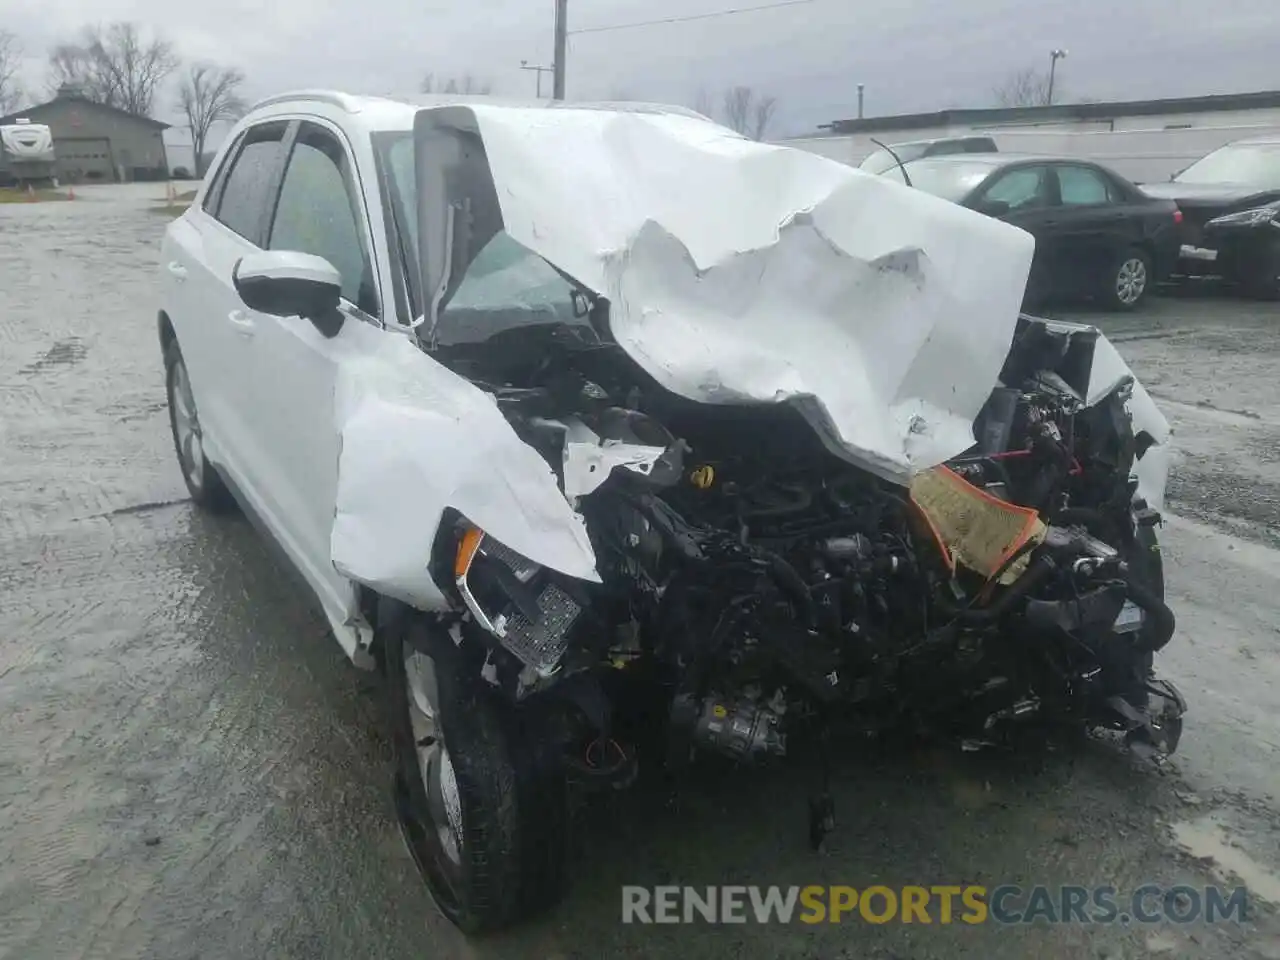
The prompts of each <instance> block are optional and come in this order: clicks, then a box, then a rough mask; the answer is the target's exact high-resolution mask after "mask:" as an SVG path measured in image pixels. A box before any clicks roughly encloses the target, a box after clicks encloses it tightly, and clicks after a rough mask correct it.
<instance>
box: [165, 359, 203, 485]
mask: <svg viewBox="0 0 1280 960" xmlns="http://www.w3.org/2000/svg"><path fill="white" fill-rule="evenodd" d="M171 400H172V403H173V431H174V438H175V439H176V440H177V446H178V458H179V460H180V461H181V466H182V472H183V474H185V475H186V478H187V481H188V482H189V483H190V484H191V485H192V487H194V488H195V489H197V490H199V489H200V488H201V486H202V485H203V482H204V442H203V440H202V439H201V434H200V419H199V417H198V416H197V415H196V401H195V397H194V395H193V394H192V392H191V381H190V379H189V378H188V377H187V367H186V364H184V363H183V362H182V361H181V360H178V361H177V362H176V363H175V364H174V365H173V391H172V397H171Z"/></svg>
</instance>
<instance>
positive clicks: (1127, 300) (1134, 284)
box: [1103, 247, 1154, 310]
mask: <svg viewBox="0 0 1280 960" xmlns="http://www.w3.org/2000/svg"><path fill="white" fill-rule="evenodd" d="M1153 276H1154V274H1153V273H1152V265H1151V255H1150V254H1149V253H1147V252H1146V251H1145V250H1143V249H1141V248H1140V247H1130V248H1129V249H1127V250H1125V251H1124V252H1123V253H1121V254H1120V255H1119V256H1118V257H1115V258H1114V259H1113V260H1112V261H1111V266H1110V267H1109V268H1108V270H1107V274H1106V279H1105V281H1104V282H1105V283H1106V287H1105V288H1104V289H1103V299H1104V300H1105V301H1106V304H1107V306H1108V307H1110V308H1111V309H1113V310H1136V309H1137V308H1138V307H1139V306H1141V304H1142V303H1143V302H1144V301H1145V300H1146V299H1147V295H1148V294H1149V293H1150V292H1151V286H1152V279H1153Z"/></svg>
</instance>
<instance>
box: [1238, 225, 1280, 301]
mask: <svg viewBox="0 0 1280 960" xmlns="http://www.w3.org/2000/svg"><path fill="white" fill-rule="evenodd" d="M1241 274H1242V276H1241V277H1240V281H1241V285H1242V286H1243V287H1244V292H1245V293H1246V294H1247V295H1248V296H1250V297H1253V298H1254V299H1256V300H1276V299H1280V240H1277V239H1269V240H1267V241H1265V242H1264V244H1263V246H1262V248H1261V249H1260V250H1258V251H1257V253H1256V255H1254V256H1251V257H1249V258H1248V261H1247V264H1245V265H1242V269H1241Z"/></svg>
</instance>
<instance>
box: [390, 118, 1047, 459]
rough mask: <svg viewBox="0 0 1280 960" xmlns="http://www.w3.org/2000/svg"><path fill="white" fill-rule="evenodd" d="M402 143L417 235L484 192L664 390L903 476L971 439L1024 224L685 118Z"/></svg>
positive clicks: (438, 128)
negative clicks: (596, 302)
mask: <svg viewBox="0 0 1280 960" xmlns="http://www.w3.org/2000/svg"><path fill="white" fill-rule="evenodd" d="M477 132H478V134H479V137H478V138H477V137H476V136H475V134H476V133H477ZM451 133H453V134H456V136H455V140H456V143H455V144H454V148H453V149H450V148H449V136H450V135H451ZM415 138H416V140H417V144H418V147H417V154H418V160H419V166H418V170H417V175H418V181H419V182H418V196H419V197H420V198H422V203H423V204H424V206H423V207H422V208H421V209H420V233H421V235H422V236H423V237H430V236H442V237H443V236H445V235H446V234H447V232H448V231H447V227H446V223H447V222H449V221H450V217H449V216H448V212H447V211H446V210H443V209H441V207H440V202H439V197H440V196H441V195H442V194H444V193H446V192H447V191H448V190H454V191H457V190H460V189H461V190H464V191H466V196H467V197H468V200H469V201H470V200H471V199H472V198H475V199H476V201H477V202H476V203H475V204H474V205H472V204H470V203H469V204H468V207H467V209H468V216H469V217H473V218H475V219H474V222H475V223H477V224H480V225H481V226H482V227H484V228H485V229H488V226H487V224H489V223H490V222H491V220H492V217H489V218H486V210H485V209H484V208H485V207H486V205H487V202H488V200H489V199H492V202H493V203H494V204H496V206H497V207H498V208H499V211H500V221H501V222H500V225H499V226H500V228H501V229H505V231H506V232H507V233H508V234H509V235H510V236H511V237H512V238H513V239H514V240H516V241H517V242H519V243H520V244H523V245H524V246H525V247H527V248H528V249H530V250H532V251H534V252H535V253H537V254H539V255H540V256H542V257H543V258H545V259H546V260H547V261H549V262H550V263H552V264H554V265H555V266H557V267H558V268H560V269H561V270H563V271H565V272H566V273H567V274H569V275H571V276H572V277H574V278H575V279H576V280H577V281H578V282H579V283H581V284H583V285H584V286H585V287H587V288H588V289H590V290H592V291H594V292H596V293H598V294H601V295H603V296H604V297H605V298H607V299H608V301H609V303H610V318H609V319H610V327H611V329H612V333H613V335H614V337H615V338H616V339H617V341H618V343H619V345H620V346H621V347H622V348H623V349H625V350H626V351H627V353H628V354H629V355H630V356H631V357H632V358H633V359H634V360H635V361H636V362H637V363H638V364H639V365H640V366H641V367H643V368H644V369H645V370H646V371H647V372H648V373H649V374H650V375H652V376H653V377H654V378H655V379H656V380H657V381H658V382H659V383H661V384H662V385H663V386H664V387H666V388H667V389H670V390H672V391H673V392H675V393H678V394H681V395H683V396H685V397H688V398H690V399H693V400H697V401H701V402H706V403H778V402H782V401H789V400H790V401H796V402H797V404H798V406H799V407H800V408H801V409H802V410H803V411H804V412H805V413H806V415H807V416H808V418H809V420H810V422H811V423H813V424H814V426H815V428H816V429H817V430H818V431H819V433H821V434H822V435H823V436H824V439H826V440H827V442H828V444H829V445H830V446H831V447H832V449H834V450H836V452H838V453H841V454H842V455H844V456H845V457H846V458H847V459H849V460H851V461H852V462H854V463H856V464H858V465H859V466H862V467H863V468H864V469H867V470H869V471H871V472H873V473H876V474H878V475H880V476H883V477H886V478H888V479H890V480H893V481H895V482H898V483H902V484H906V483H907V482H909V480H910V477H911V475H912V474H913V473H914V472H916V471H918V470H921V469H924V468H927V467H931V466H934V465H935V464H938V463H940V462H942V461H943V460H946V459H947V458H949V457H952V456H955V455H956V454H958V453H960V452H961V451H963V450H965V449H966V448H967V447H969V446H970V445H971V444H972V442H973V435H972V423H973V420H974V417H975V416H976V415H977V413H978V411H979V409H980V408H981V407H982V404H983V403H984V402H985V401H986V399H987V395H988V393H989V392H990V390H991V387H992V385H993V384H994V383H995V381H996V377H997V375H998V373H999V371H1000V368H1001V365H1002V364H1003V362H1004V358H1005V354H1006V352H1007V351H1008V348H1009V343H1010V339H1011V337H1012V334H1013V330H1014V325H1015V323H1016V320H1017V316H1018V308H1019V306H1020V304H1021V300H1022V294H1023V289H1024V287H1025V285H1026V280H1027V273H1028V270H1029V269H1030V264H1031V256H1032V252H1033V249H1034V241H1033V239H1032V238H1031V236H1030V235H1029V234H1027V233H1026V232H1024V231H1022V230H1020V229H1018V228H1016V227H1013V226H1010V225H1009V224H1006V223H1002V222H1000V221H998V220H995V219H992V218H989V217H985V216H982V215H980V214H977V213H974V212H972V211H970V210H966V209H964V208H962V207H960V206H958V205H956V204H952V203H949V202H947V201H945V200H941V199H939V198H937V197H933V196H930V195H928V194H925V193H923V192H919V191H916V190H912V189H911V188H908V187H905V186H903V185H902V184H895V183H893V182H892V181H890V180H889V179H887V178H883V177H873V176H869V175H866V174H863V173H861V172H859V171H856V170H854V169H852V168H850V167H848V166H846V165H844V164H841V163H837V162H835V161H832V160H828V159H826V158H823V157H819V156H816V155H813V154H809V153H805V152H803V151H799V150H794V149H791V148H787V147H783V146H779V145H774V144H763V143H758V142H755V141H752V140H748V139H746V138H744V137H741V136H738V135H737V134H735V133H733V132H732V131H729V130H727V129H725V128H723V127H720V126H718V125H716V124H713V123H710V122H707V121H705V120H700V119H696V118H692V117H688V116H683V115H676V114H663V113H657V112H636V113H631V112H614V111H606V110H598V109H590V108H576V107H572V106H570V107H560V108H554V109H540V108H535V107H530V108H515V107H506V106H488V105H480V104H476V105H468V106H466V107H450V108H433V109H427V110H423V111H421V112H420V113H419V114H418V117H417V120H416V123H415ZM486 162H487V170H488V171H489V173H490V174H491V178H492V182H491V184H486V183H482V181H484V180H487V178H486V177H482V176H480V175H479V174H478V172H477V170H476V167H477V166H478V167H480V168H482V169H484V165H485V164H486ZM450 252H451V251H450V249H449V248H448V245H447V244H443V243H438V244H430V243H426V244H424V253H425V257H424V260H423V271H424V275H423V288H424V289H425V290H437V289H442V288H443V287H444V286H447V283H448V276H449V275H450V274H453V275H457V274H458V273H459V270H458V264H457V262H456V259H454V260H451V259H450ZM463 266H464V267H465V264H464V265H463Z"/></svg>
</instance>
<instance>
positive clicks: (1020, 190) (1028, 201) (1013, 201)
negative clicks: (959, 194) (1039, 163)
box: [983, 167, 1049, 210]
mask: <svg viewBox="0 0 1280 960" xmlns="http://www.w3.org/2000/svg"><path fill="white" fill-rule="evenodd" d="M1045 173H1046V170H1045V168H1044V167H1019V168H1018V169H1016V170H1010V171H1009V172H1008V173H1006V174H1004V175H1003V176H1002V177H1000V178H999V179H997V180H996V181H995V183H993V184H991V186H989V187H988V188H987V192H986V194H985V196H984V197H983V199H984V200H998V201H1003V202H1005V203H1007V204H1008V205H1009V209H1010V210H1023V209H1028V208H1031V207H1042V206H1044V205H1045V204H1047V203H1048V202H1049V191H1048V190H1047V188H1046V182H1047V181H1048V177H1046V176H1045Z"/></svg>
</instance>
